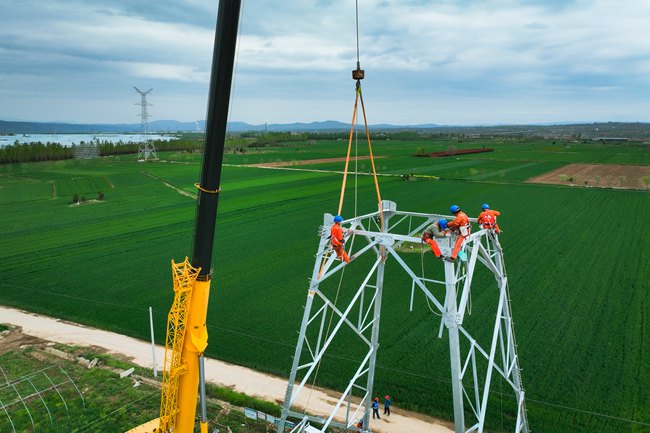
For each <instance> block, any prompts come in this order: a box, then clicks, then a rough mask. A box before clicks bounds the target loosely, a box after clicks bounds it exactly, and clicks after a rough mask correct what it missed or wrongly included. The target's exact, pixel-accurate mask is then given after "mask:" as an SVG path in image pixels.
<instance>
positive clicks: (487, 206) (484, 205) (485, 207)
mask: <svg viewBox="0 0 650 433" xmlns="http://www.w3.org/2000/svg"><path fill="white" fill-rule="evenodd" d="M481 207H482V208H483V210H485V209H490V206H489V205H488V204H487V203H483V206H481Z"/></svg>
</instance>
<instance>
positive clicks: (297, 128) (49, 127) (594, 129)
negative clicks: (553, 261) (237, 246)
mask: <svg viewBox="0 0 650 433" xmlns="http://www.w3.org/2000/svg"><path fill="white" fill-rule="evenodd" d="M349 128H350V125H349V124H348V123H343V122H338V121H335V120H326V121H322V122H310V123H302V122H297V123H282V124H262V125H252V124H250V123H246V122H228V131H229V132H232V133H238V132H313V131H315V132H318V131H347V130H349ZM370 129H371V130H373V131H375V132H376V131H406V130H411V131H413V130H417V131H421V132H426V133H430V132H433V133H451V134H467V135H470V136H486V135H487V136H516V135H520V136H545V137H571V139H577V138H583V139H585V138H596V137H610V138H611V137H625V138H633V139H638V140H643V141H648V140H650V123H639V122H636V123H622V122H593V123H585V122H582V123H576V122H574V123H569V122H555V123H547V124H528V125H506V124H504V125H466V126H450V125H438V124H435V123H427V124H418V125H392V124H384V123H382V124H375V125H370ZM140 130H141V126H140V124H139V123H131V124H76V123H42V122H10V121H2V120H0V134H57V133H58V134H74V133H77V134H81V133H84V134H95V133H106V132H109V133H133V132H140ZM204 130H205V120H197V121H194V122H179V121H176V120H156V121H154V122H151V123H150V124H149V131H150V132H158V133H162V132H193V131H198V132H203V131H204Z"/></svg>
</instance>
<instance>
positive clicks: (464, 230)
mask: <svg viewBox="0 0 650 433" xmlns="http://www.w3.org/2000/svg"><path fill="white" fill-rule="evenodd" d="M449 212H451V213H452V214H454V216H455V218H454V220H453V221H451V222H450V223H449V224H447V226H448V227H449V229H450V230H451V231H453V232H454V233H457V234H458V238H457V239H456V244H455V245H454V250H453V251H452V253H451V259H452V260H456V257H457V256H458V252H459V251H460V248H461V247H462V245H463V242H464V241H465V239H467V237H468V236H469V234H470V233H471V231H472V227H471V226H470V224H469V218H468V217H467V215H466V214H465V212H463V211H462V210H461V209H460V206H458V205H455V204H454V205H452V206H451V207H450V208H449Z"/></svg>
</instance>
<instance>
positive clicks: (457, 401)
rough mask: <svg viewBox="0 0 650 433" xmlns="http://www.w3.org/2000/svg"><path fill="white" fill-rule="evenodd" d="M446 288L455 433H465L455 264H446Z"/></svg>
mask: <svg viewBox="0 0 650 433" xmlns="http://www.w3.org/2000/svg"><path fill="white" fill-rule="evenodd" d="M445 286H446V288H447V296H446V300H447V305H446V306H445V307H446V308H445V309H446V311H447V312H446V313H445V325H446V326H447V329H448V330H449V355H450V356H449V359H450V362H451V389H452V396H453V399H454V420H455V432H456V433H465V413H464V410H463V384H462V382H461V377H460V371H461V370H460V339H459V337H458V323H457V322H456V317H457V315H458V311H457V307H456V274H455V272H454V264H453V263H452V262H447V261H446V262H445Z"/></svg>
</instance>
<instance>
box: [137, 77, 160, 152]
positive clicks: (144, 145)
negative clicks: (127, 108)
mask: <svg viewBox="0 0 650 433" xmlns="http://www.w3.org/2000/svg"><path fill="white" fill-rule="evenodd" d="M133 88H134V89H135V91H136V92H138V93H139V94H140V102H136V103H135V105H140V106H141V110H140V114H139V115H138V116H139V117H140V118H141V125H142V135H143V137H142V140H141V142H140V145H139V146H138V160H139V161H147V160H148V159H150V158H151V159H158V157H157V156H156V146H154V145H153V143H152V142H151V140H150V139H149V110H148V109H147V107H150V106H152V104H150V103H149V102H147V95H148V94H149V93H151V91H152V90H153V89H149V90H147V91H146V92H143V91H142V90H140V89H138V88H137V87H135V86H133Z"/></svg>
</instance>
